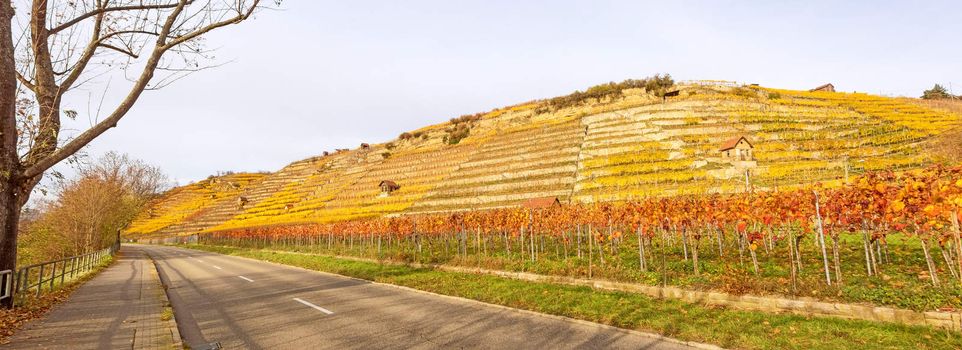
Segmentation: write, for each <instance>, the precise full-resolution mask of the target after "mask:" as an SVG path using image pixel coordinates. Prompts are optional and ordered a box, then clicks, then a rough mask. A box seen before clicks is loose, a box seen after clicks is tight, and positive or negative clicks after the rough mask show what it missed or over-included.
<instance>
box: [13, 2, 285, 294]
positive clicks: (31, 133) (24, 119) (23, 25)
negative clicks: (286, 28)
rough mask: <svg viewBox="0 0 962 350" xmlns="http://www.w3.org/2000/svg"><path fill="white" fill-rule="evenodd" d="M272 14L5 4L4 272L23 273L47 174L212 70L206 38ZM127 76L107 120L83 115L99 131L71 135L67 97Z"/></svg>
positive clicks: (145, 5)
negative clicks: (24, 224) (33, 199)
mask: <svg viewBox="0 0 962 350" xmlns="http://www.w3.org/2000/svg"><path fill="white" fill-rule="evenodd" d="M278 1H279V0H273V1H272V3H273V4H274V5H276V4H277V3H278ZM262 7H263V4H262V3H261V0H235V1H224V2H220V1H218V2H211V1H193V0H112V1H107V0H77V1H48V0H32V1H26V0H21V1H16V7H15V6H14V1H13V0H0V270H8V269H15V267H16V266H15V265H16V260H17V257H16V254H17V233H18V227H19V216H20V210H21V208H22V207H23V206H24V204H25V203H26V202H27V200H28V199H29V198H30V194H31V192H32V191H33V189H34V188H35V187H36V186H37V184H38V183H39V182H40V180H41V179H42V178H43V176H44V172H46V171H47V170H49V169H50V168H51V167H52V166H54V165H55V164H57V163H60V162H61V161H64V160H67V159H68V158H70V157H71V156H72V155H74V154H75V153H76V152H77V151H79V150H80V149H81V148H83V147H84V146H86V145H87V144H89V143H90V142H91V141H93V140H94V139H95V138H97V137H98V136H100V135H101V134H103V133H104V132H106V131H107V130H108V129H111V128H113V127H115V126H117V122H118V121H120V119H121V118H123V117H124V116H125V115H127V113H128V112H129V111H130V110H131V109H132V108H133V106H134V104H135V103H136V102H137V100H138V99H139V98H140V96H141V94H142V93H143V92H144V91H148V90H156V89H160V88H163V87H165V86H167V85H169V84H170V83H172V82H174V81H176V80H178V79H180V78H182V77H184V76H185V75H186V74H190V73H192V72H196V71H199V70H202V69H204V68H207V67H210V66H211V64H210V63H209V62H210V60H211V59H212V58H213V57H212V56H210V51H209V50H208V49H207V48H206V47H205V45H204V41H203V39H204V36H205V35H206V34H207V33H210V32H211V31H215V30H219V29H222V28H224V27H227V26H230V25H233V24H238V23H241V22H243V21H246V20H247V19H249V18H250V17H251V16H252V15H253V14H254V13H255V12H257V10H258V9H261V8H262ZM15 23H16V25H14V24H15ZM15 39H16V40H15ZM120 71H123V72H124V73H126V74H125V75H126V76H128V77H131V78H129V79H128V80H130V82H129V84H128V85H127V86H124V87H119V88H118V87H116V85H117V84H113V85H111V84H101V85H102V86H101V87H103V90H105V91H104V94H105V95H107V91H113V92H116V91H118V90H119V92H120V94H121V95H122V96H124V97H123V98H122V99H121V100H120V101H119V102H117V103H116V105H113V106H110V105H107V106H103V108H102V109H101V110H104V111H107V113H106V114H105V115H103V116H101V115H89V116H83V117H86V118H88V119H90V120H98V122H97V123H96V124H93V125H92V126H91V127H90V128H88V129H86V130H83V131H82V132H80V133H79V134H77V135H76V137H72V138H69V139H65V138H64V137H62V135H61V132H62V131H64V129H63V128H62V126H61V122H62V121H63V118H64V117H66V118H69V119H73V118H76V117H78V116H80V113H77V112H75V111H72V110H70V109H68V108H66V107H65V106H64V105H63V101H64V100H65V98H66V97H68V96H70V95H71V93H72V92H76V91H78V90H84V89H78V88H81V87H83V88H86V89H87V90H89V89H91V88H95V87H96V86H95V85H92V84H96V82H97V81H98V80H97V78H98V77H101V76H103V75H110V74H113V73H118V72H120ZM118 74H119V73H118ZM81 93H86V92H83V91H82V92H81ZM11 301H12V299H11V298H7V299H4V301H3V305H4V306H8V307H9V306H11V305H12V304H11Z"/></svg>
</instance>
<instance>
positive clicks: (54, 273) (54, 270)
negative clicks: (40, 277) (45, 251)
mask: <svg viewBox="0 0 962 350" xmlns="http://www.w3.org/2000/svg"><path fill="white" fill-rule="evenodd" d="M56 281H57V262H56V261H54V262H53V266H51V267H50V291H51V292H52V291H53V283H54V282H56Z"/></svg>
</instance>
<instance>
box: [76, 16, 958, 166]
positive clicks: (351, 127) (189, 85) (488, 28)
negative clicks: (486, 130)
mask: <svg viewBox="0 0 962 350" xmlns="http://www.w3.org/2000/svg"><path fill="white" fill-rule="evenodd" d="M785 3H786V4H776V3H775V1H743V2H734V1H732V2H727V1H702V2H679V1H657V2H649V3H642V2H640V1H624V2H619V1H570V2H569V1H524V2H522V1H491V0H487V1H383V2H382V1H377V2H375V1H317V0H300V1H296V0H285V1H284V3H283V5H282V8H283V9H282V10H281V11H264V12H261V13H260V14H259V15H258V16H257V18H256V19H254V20H252V21H250V22H245V23H243V24H241V25H239V26H234V27H229V28H227V29H224V30H221V31H219V32H217V33H215V34H214V35H211V36H209V39H208V45H209V46H210V47H214V48H217V61H218V62H228V63H227V64H226V65H224V66H221V67H218V68H216V69H212V70H206V71H203V72H200V73H197V74H195V75H192V76H190V77H188V78H186V79H184V80H180V81H178V82H177V83H175V84H173V85H171V86H170V87H167V88H166V89H164V90H160V91H150V92H147V93H146V94H145V95H143V97H141V99H140V101H139V102H138V103H137V105H136V106H135V107H134V108H133V110H131V111H130V113H129V114H128V115H127V116H126V117H125V118H124V119H123V120H122V121H121V122H120V123H119V127H118V128H116V129H113V130H110V131H108V132H107V133H106V134H105V135H104V136H102V137H101V138H99V139H97V140H96V141H94V142H93V144H92V145H91V146H89V147H88V148H87V150H86V151H87V153H88V154H90V155H92V156H96V155H99V154H101V153H103V152H106V151H108V150H118V151H122V152H127V153H129V154H130V155H132V156H134V157H137V158H140V159H143V160H145V161H147V162H149V163H152V164H155V165H158V166H161V167H162V168H163V169H164V170H165V171H166V172H167V173H168V174H169V175H170V176H171V178H173V179H176V180H178V181H179V182H180V183H181V184H184V183H186V182H188V181H192V180H198V179H202V178H204V177H206V176H207V175H209V174H212V173H215V172H217V171H223V170H234V171H257V170H269V171H275V170H277V169H279V168H281V167H283V166H284V165H286V164H288V163H290V162H292V161H295V160H298V159H302V158H306V157H309V156H313V155H317V154H320V153H321V152H322V151H325V150H332V149H334V148H354V147H357V146H358V144H360V143H361V142H371V143H377V142H384V141H387V140H389V139H391V138H393V137H396V136H397V135H398V134H399V133H400V132H402V131H406V130H411V129H415V128H418V127H421V126H425V125H428V124H433V123H437V122H441V121H445V120H447V119H449V118H451V117H455V116H458V115H461V114H468V113H475V112H480V111H487V110H490V109H492V108H495V107H500V106H504V105H509V104H514V103H518V102H523V101H528V100H531V99H536V98H545V97H552V96H557V95H562V94H567V93H570V92H572V91H574V90H577V89H584V88H586V87H588V86H590V85H594V84H598V83H603V82H607V81H620V80H624V79H627V78H639V77H644V76H648V75H651V74H655V73H670V74H672V76H674V77H675V78H676V79H683V80H687V79H720V80H734V81H739V82H744V83H760V84H762V85H764V86H771V87H782V88H792V89H806V88H811V87H815V86H818V85H821V84H823V83H827V82H832V83H834V84H835V86H836V87H837V88H838V89H840V90H844V91H861V92H871V93H876V94H889V95H909V96H917V95H919V94H920V93H921V91H922V90H923V89H926V88H929V87H931V86H932V85H933V84H934V83H942V84H944V85H946V86H947V87H948V85H950V84H952V86H953V88H954V90H955V93H957V94H958V93H960V92H962V91H960V90H962V45H960V43H962V40H960V39H962V20H960V19H962V2H959V1H945V2H938V1H926V2H883V1H863V2H855V1H849V2H839V1H826V2H821V1H804V2H802V1H793V2H790V3H789V2H788V1H785ZM119 85H120V84H113V85H111V86H119ZM120 92H121V91H117V93H118V94H119V93H120ZM79 96H80V97H79V98H78V94H75V95H74V97H73V99H72V100H71V103H73V104H74V105H75V106H73V108H76V109H78V110H79V111H80V112H81V118H80V120H82V121H83V122H81V123H80V125H76V127H77V128H79V127H83V126H86V125H88V124H86V123H87V120H86V119H84V118H83V114H84V111H86V110H87V107H86V105H85V104H86V101H85V100H84V99H85V98H86V95H83V93H80V94H79ZM107 100H108V101H109V100H110V99H109V98H108V99H107ZM80 101H83V102H80ZM80 104H84V106H79V105H80ZM60 168H61V169H63V167H62V166H61V167H60Z"/></svg>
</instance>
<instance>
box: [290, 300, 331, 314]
mask: <svg viewBox="0 0 962 350" xmlns="http://www.w3.org/2000/svg"><path fill="white" fill-rule="evenodd" d="M294 301H296V302H298V303H301V304H304V305H307V306H310V307H312V308H314V309H315V310H317V311H320V312H323V313H325V314H328V315H330V314H333V313H334V311H331V310H328V309H325V308H323V307H320V306H317V305H314V304H311V303H309V302H306V301H304V299H301V298H294Z"/></svg>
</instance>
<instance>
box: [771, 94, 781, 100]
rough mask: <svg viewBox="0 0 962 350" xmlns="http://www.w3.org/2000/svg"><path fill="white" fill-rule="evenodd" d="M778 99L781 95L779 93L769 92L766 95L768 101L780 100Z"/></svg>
mask: <svg viewBox="0 0 962 350" xmlns="http://www.w3.org/2000/svg"><path fill="white" fill-rule="evenodd" d="M780 98H782V94H780V93H777V92H769V93H768V99H769V100H777V99H780Z"/></svg>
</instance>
